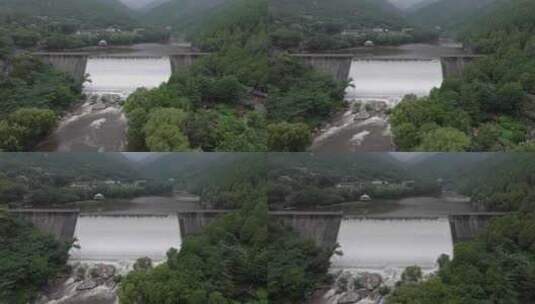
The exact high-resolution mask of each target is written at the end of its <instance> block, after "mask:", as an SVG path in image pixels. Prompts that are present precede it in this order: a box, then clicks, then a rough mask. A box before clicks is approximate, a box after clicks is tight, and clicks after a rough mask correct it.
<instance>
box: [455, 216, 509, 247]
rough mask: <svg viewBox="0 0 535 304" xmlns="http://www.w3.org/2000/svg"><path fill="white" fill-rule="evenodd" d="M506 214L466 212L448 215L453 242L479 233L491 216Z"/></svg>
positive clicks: (486, 225)
mask: <svg viewBox="0 0 535 304" xmlns="http://www.w3.org/2000/svg"><path fill="white" fill-rule="evenodd" d="M504 215H507V213H501V212H487V213H467V214H452V215H450V216H449V217H448V218H449V222H450V229H451V235H452V238H453V242H454V243H457V242H463V241H469V240H472V239H474V238H475V237H477V236H478V235H479V234H481V233H482V232H483V231H485V229H486V228H487V227H488V226H489V223H490V221H491V220H492V219H493V218H496V217H499V216H504Z"/></svg>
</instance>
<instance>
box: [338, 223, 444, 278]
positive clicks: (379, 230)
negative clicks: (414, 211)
mask: <svg viewBox="0 0 535 304" xmlns="http://www.w3.org/2000/svg"><path fill="white" fill-rule="evenodd" d="M338 243H339V244H340V245H341V248H340V249H341V250H342V251H343V256H335V257H333V259H332V263H333V269H354V270H363V271H375V272H380V273H385V272H389V271H390V272H396V273H399V271H397V270H402V269H404V268H406V267H408V266H413V265H416V266H420V267H421V268H422V269H424V270H428V271H430V270H433V269H436V267H437V264H436V261H437V259H438V257H439V256H440V255H441V254H447V255H449V256H450V257H451V256H453V240H452V236H451V231H450V225H449V221H448V220H447V219H442V218H440V219H362V218H353V219H351V218H347V219H344V220H343V221H342V224H341V227H340V232H339V234H338Z"/></svg>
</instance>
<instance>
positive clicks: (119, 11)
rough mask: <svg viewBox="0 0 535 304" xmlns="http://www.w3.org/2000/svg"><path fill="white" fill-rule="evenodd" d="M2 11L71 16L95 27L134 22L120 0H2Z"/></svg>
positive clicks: (61, 16) (60, 16) (33, 14)
mask: <svg viewBox="0 0 535 304" xmlns="http://www.w3.org/2000/svg"><path fill="white" fill-rule="evenodd" d="M0 11H1V12H2V13H9V12H12V13H17V14H27V15H31V16H41V17H45V18H46V17H59V18H69V19H72V20H77V21H82V22H84V23H86V24H87V25H92V26H95V27H96V26H101V27H102V26H107V25H124V24H128V23H132V19H131V17H130V13H129V9H128V8H127V7H126V6H125V5H123V4H122V3H121V2H120V1H118V0H46V1H42V0H0Z"/></svg>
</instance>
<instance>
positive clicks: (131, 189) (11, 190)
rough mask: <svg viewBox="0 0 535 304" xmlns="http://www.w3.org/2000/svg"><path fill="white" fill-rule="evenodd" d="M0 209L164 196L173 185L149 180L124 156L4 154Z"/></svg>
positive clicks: (0, 181) (1, 158)
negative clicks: (98, 196)
mask: <svg viewBox="0 0 535 304" xmlns="http://www.w3.org/2000/svg"><path fill="white" fill-rule="evenodd" d="M0 168H1V170H2V173H1V174H0V204H9V205H11V206H13V207H22V206H32V207H36V208H40V207H50V206H59V207H61V206H65V205H66V204H68V203H73V202H78V201H85V200H92V199H93V198H94V196H95V195H96V194H99V193H100V194H102V195H103V196H104V198H110V199H112V198H133V197H139V196H147V195H166V194H169V193H171V192H172V191H173V187H174V185H173V183H172V182H169V181H167V180H162V179H145V178H143V176H142V174H140V173H139V172H137V170H136V169H135V168H133V166H132V164H130V163H129V161H128V160H126V159H124V158H123V157H122V156H121V155H120V154H109V155H106V154H98V153H69V154H60V153H52V154H50V155H49V154H41V153H15V154H13V153H4V154H2V156H1V157H0Z"/></svg>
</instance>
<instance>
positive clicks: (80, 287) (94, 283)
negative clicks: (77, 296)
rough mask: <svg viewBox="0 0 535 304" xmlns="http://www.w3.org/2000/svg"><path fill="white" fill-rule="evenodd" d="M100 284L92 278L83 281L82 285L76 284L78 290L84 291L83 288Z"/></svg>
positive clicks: (87, 288) (86, 288) (90, 287)
mask: <svg viewBox="0 0 535 304" xmlns="http://www.w3.org/2000/svg"><path fill="white" fill-rule="evenodd" d="M97 286H98V284H97V282H95V281H94V280H92V279H89V280H85V281H83V282H82V283H81V284H80V285H78V286H76V290H78V291H82V290H89V289H93V288H95V287H97Z"/></svg>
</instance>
